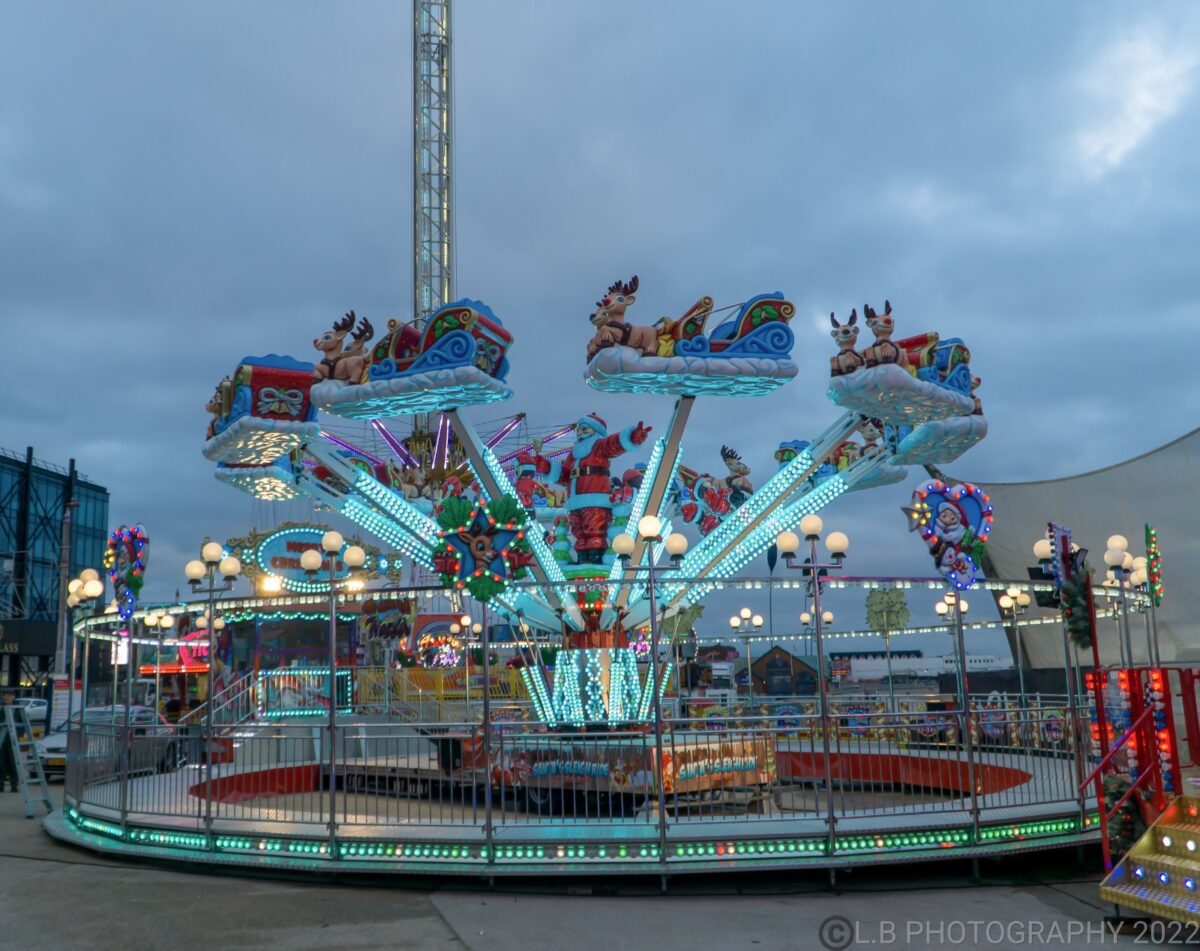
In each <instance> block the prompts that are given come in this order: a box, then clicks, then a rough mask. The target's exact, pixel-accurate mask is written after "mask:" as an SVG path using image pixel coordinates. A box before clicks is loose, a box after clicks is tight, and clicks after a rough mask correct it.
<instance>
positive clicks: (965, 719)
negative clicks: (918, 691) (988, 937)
mask: <svg viewBox="0 0 1200 951" xmlns="http://www.w3.org/2000/svg"><path fill="white" fill-rule="evenodd" d="M954 636H955V639H956V640H957V642H958V643H957V648H958V663H959V669H960V670H961V671H962V680H961V690H962V707H961V710H962V723H963V748H964V749H965V750H966V754H967V783H968V785H969V786H970V787H971V834H972V842H978V841H979V799H978V797H977V796H976V789H975V743H974V738H973V737H972V735H971V711H970V705H969V701H968V697H969V696H970V693H969V691H968V688H967V645H966V638H965V637H963V618H962V596H961V595H959V596H958V597H957V598H955V601H954Z"/></svg>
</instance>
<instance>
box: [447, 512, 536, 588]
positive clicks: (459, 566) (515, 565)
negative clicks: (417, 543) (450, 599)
mask: <svg viewBox="0 0 1200 951" xmlns="http://www.w3.org/2000/svg"><path fill="white" fill-rule="evenodd" d="M434 518H435V520H436V521H437V524H438V529H439V531H438V544H437V547H436V548H435V549H434V552H433V566H434V567H435V568H436V569H437V570H438V571H439V572H440V574H441V581H442V584H443V585H444V586H445V587H447V588H456V589H458V590H460V591H461V590H462V589H464V588H465V589H466V590H467V592H469V593H470V594H471V596H472V597H474V598H475V599H476V600H478V601H487V600H489V599H490V598H492V597H494V596H495V595H497V594H499V593H500V592H501V591H503V590H504V589H505V588H507V587H508V583H509V581H510V580H512V579H515V578H521V577H523V576H524V575H525V573H526V568H527V566H528V565H529V564H531V563H532V561H533V552H532V550H531V549H530V547H529V541H528V540H527V539H526V537H525V533H526V531H527V529H528V526H529V516H528V515H527V514H526V512H525V509H524V508H522V507H521V504H520V503H519V502H518V501H517V500H516V499H515V498H513V497H512V496H510V495H503V496H501V497H499V498H496V499H492V500H491V501H490V502H486V503H485V502H483V501H482V500H479V501H477V502H471V501H470V500H468V499H464V498H462V497H461V496H451V497H450V498H448V499H446V500H445V501H443V502H442V504H441V507H440V508H439V509H438V511H437V513H436V514H435V515H434Z"/></svg>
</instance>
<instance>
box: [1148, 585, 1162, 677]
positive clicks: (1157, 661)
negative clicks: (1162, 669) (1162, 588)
mask: <svg viewBox="0 0 1200 951" xmlns="http://www.w3.org/2000/svg"><path fill="white" fill-rule="evenodd" d="M1146 595H1147V597H1149V599H1150V633H1151V635H1152V639H1153V642H1154V666H1155V667H1158V666H1160V665H1161V664H1162V659H1161V657H1160V656H1159V653H1158V610H1157V608H1156V607H1155V604H1154V591H1153V590H1151V588H1150V585H1149V584H1147V585H1146Z"/></svg>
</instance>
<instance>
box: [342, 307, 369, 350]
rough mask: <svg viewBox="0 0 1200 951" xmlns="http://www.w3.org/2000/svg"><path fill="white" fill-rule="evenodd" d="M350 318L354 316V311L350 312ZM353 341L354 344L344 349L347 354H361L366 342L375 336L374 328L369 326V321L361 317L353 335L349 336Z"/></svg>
mask: <svg viewBox="0 0 1200 951" xmlns="http://www.w3.org/2000/svg"><path fill="white" fill-rule="evenodd" d="M350 316H351V317H353V316H354V311H350ZM350 336H351V337H352V338H353V339H354V343H352V344H350V346H349V347H347V348H346V352H347V353H361V352H362V350H363V347H365V346H366V345H367V341H368V340H370V339H371V338H372V337H374V336H375V328H374V327H372V326H371V321H369V320H367V318H366V317H363V318H362V319H361V320H360V321H359V322H358V327H357V328H355V331H354V333H352V334H351V335H350Z"/></svg>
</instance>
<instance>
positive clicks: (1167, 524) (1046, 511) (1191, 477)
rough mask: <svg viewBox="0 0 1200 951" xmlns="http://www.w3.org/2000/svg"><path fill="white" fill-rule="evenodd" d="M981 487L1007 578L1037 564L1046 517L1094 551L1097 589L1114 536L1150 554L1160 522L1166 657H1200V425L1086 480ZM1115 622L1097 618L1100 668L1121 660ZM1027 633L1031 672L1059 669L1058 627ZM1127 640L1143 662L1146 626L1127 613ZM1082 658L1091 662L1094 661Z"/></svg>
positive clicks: (995, 555) (992, 544)
mask: <svg viewBox="0 0 1200 951" xmlns="http://www.w3.org/2000/svg"><path fill="white" fill-rule="evenodd" d="M1064 451H1066V450H1064ZM967 481H975V480H967ZM975 484H976V485H979V486H981V487H983V488H984V490H985V491H986V492H987V493H988V494H989V495H990V496H991V498H992V505H993V506H994V508H995V512H996V521H995V524H994V526H993V528H992V534H991V539H990V541H989V542H988V548H989V549H990V552H991V556H992V559H993V560H994V561H995V563H996V569H997V571H998V573H999V574H1000V576H1001V577H1003V578H1024V577H1026V575H1027V566H1029V565H1032V564H1034V558H1033V543H1034V542H1035V541H1036V540H1037V539H1038V538H1041V537H1043V536H1044V535H1045V531H1046V523H1047V522H1049V521H1055V522H1058V523H1060V524H1062V525H1065V526H1067V527H1069V528H1070V529H1071V530H1072V537H1073V538H1074V540H1075V542H1076V543H1077V544H1079V545H1082V546H1083V547H1084V548H1086V549H1088V562H1089V564H1090V565H1091V566H1092V568H1093V569H1094V572H1095V573H1094V578H1095V580H1096V583H1097V584H1099V583H1101V582H1103V580H1104V571H1105V566H1104V549H1105V544H1106V542H1107V540H1108V537H1109V536H1110V535H1114V534H1121V535H1124V536H1125V537H1126V538H1127V539H1129V550H1130V552H1132V553H1133V554H1134V555H1135V556H1136V555H1143V554H1145V551H1146V549H1145V532H1144V527H1145V523H1147V522H1149V523H1150V524H1151V525H1153V526H1154V528H1155V530H1156V531H1157V533H1158V545H1159V550H1160V552H1161V553H1162V565H1163V585H1164V588H1165V591H1164V595H1163V603H1162V605H1161V606H1160V607H1159V608H1158V612H1157V617H1158V638H1159V646H1160V655H1161V658H1162V660H1163V662H1164V663H1166V662H1171V661H1175V660H1178V661H1185V660H1186V661H1190V660H1200V622H1198V620H1197V618H1198V617H1200V584H1198V579H1200V429H1194V430H1192V431H1191V432H1190V433H1188V434H1187V435H1186V436H1182V437H1180V438H1179V439H1176V440H1175V441H1174V442H1171V443H1168V444H1167V445H1165V446H1161V447H1160V448H1158V449H1155V450H1153V451H1151V452H1148V453H1146V454H1145V455H1142V456H1138V457H1136V458H1134V459H1130V460H1128V461H1126V462H1122V463H1118V464H1117V465H1114V466H1109V467H1107V468H1105V469H1098V470H1096V471H1094V472H1086V473H1083V474H1082V475H1076V476H1070V477H1068V478H1064V479H1050V480H1047V481H1044V482H1009V483H1003V482H990V483H989V482H984V481H975ZM1036 613H1039V614H1044V613H1045V612H1036ZM1115 626H1116V625H1115V622H1113V621H1111V620H1108V621H1101V622H1100V628H1101V631H1100V659H1101V663H1104V664H1110V663H1115V662H1117V660H1118V658H1119V656H1120V655H1119V653H1118V650H1119V648H1118V641H1117V639H1116V633H1115ZM1022 633H1023V638H1022V640H1023V643H1024V644H1025V649H1026V651H1027V655H1028V657H1029V662H1030V664H1031V665H1032V666H1034V667H1061V666H1062V663H1063V643H1062V629H1061V628H1060V627H1059V626H1058V625H1038V626H1035V627H1030V628H1028V629H1026V630H1023V632H1022ZM1130 639H1131V641H1132V643H1133V650H1134V662H1135V663H1145V660H1146V634H1145V627H1144V622H1143V619H1142V618H1141V617H1140V616H1138V615H1137V614H1131V615H1130ZM1082 659H1083V661H1084V663H1085V664H1086V663H1088V662H1089V660H1090V658H1082Z"/></svg>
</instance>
